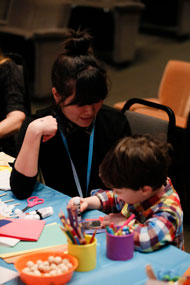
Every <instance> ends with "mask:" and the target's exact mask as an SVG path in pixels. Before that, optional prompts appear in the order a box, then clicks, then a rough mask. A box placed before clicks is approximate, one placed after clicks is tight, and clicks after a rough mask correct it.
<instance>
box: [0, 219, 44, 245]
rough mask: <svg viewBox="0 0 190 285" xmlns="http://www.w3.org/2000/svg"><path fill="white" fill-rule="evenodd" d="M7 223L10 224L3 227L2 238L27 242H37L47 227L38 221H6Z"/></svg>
mask: <svg viewBox="0 0 190 285" xmlns="http://www.w3.org/2000/svg"><path fill="white" fill-rule="evenodd" d="M1 221H2V220H1ZM5 221H9V223H8V224H6V225H4V226H2V227H1V232H0V236H5V237H13V238H18V239H20V240H27V241H29V240H30V241H37V240H38V238H39V237H40V235H41V232H42V230H43V228H44V225H45V222H44V221H36V220H29V221H26V220H24V219H6V220H5Z"/></svg>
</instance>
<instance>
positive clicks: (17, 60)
mask: <svg viewBox="0 0 190 285" xmlns="http://www.w3.org/2000/svg"><path fill="white" fill-rule="evenodd" d="M5 55H6V56H7V57H9V58H10V59H11V60H13V61H14V62H15V63H16V65H17V66H18V68H19V69H20V70H21V72H22V74H23V82H24V91H25V92H24V103H25V111H26V114H27V115H30V114H31V95H30V87H29V78H28V72H27V67H26V63H25V60H24V58H23V57H22V56H21V55H20V54H18V53H11V52H9V53H5Z"/></svg>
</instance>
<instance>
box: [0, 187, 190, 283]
mask: <svg viewBox="0 0 190 285" xmlns="http://www.w3.org/2000/svg"><path fill="white" fill-rule="evenodd" d="M33 194H34V195H38V196H39V197H40V198H44V199H45V204H43V205H44V207H46V206H47V207H48V206H52V207H53V209H54V214H53V215H52V216H51V217H48V218H46V221H47V223H52V222H57V223H60V224H61V222H60V220H59V217H58V213H59V211H60V209H62V210H63V211H64V212H65V208H66V205H67V203H68V201H69V199H70V197H68V196H66V195H64V194H62V193H60V192H57V191H55V190H53V189H51V188H49V187H47V186H45V185H43V184H40V183H37V185H36V188H35V191H34V192H33ZM5 197H6V198H8V199H9V198H14V199H15V197H14V195H13V194H12V192H11V191H8V194H7V195H6V196H5ZM15 201H16V202H20V205H19V206H18V207H19V208H20V209H23V208H24V207H25V206H26V201H25V200H19V201H18V200H17V199H15ZM15 201H14V202H15ZM38 207H39V206H35V207H33V209H34V210H35V209H37V208H38ZM103 215H104V214H103V213H102V212H100V211H96V210H90V211H88V212H86V213H84V215H83V217H84V218H87V217H88V218H96V217H99V216H103ZM96 238H97V241H98V242H97V265H96V268H95V269H94V270H92V271H89V272H75V273H74V275H73V278H72V279H71V281H70V282H69V284H74V285H83V284H88V285H89V284H91V285H95V284H98V285H103V284H106V285H107V284H109V285H112V284H113V285H115V284H116V282H119V284H129V285H141V284H142V285H144V284H145V283H146V280H147V276H146V273H145V265H146V264H151V265H152V267H153V269H154V271H155V272H156V271H157V270H160V269H174V270H176V272H177V274H179V275H182V274H183V273H184V272H185V271H186V269H187V268H188V267H189V266H190V255H189V254H188V253H186V252H183V251H181V250H179V249H178V248H176V247H174V246H172V245H169V246H166V247H164V248H162V249H160V250H158V251H155V252H153V253H140V252H137V251H135V252H134V257H133V258H132V259H131V260H128V261H112V260H109V259H108V258H107V257H106V244H105V233H100V234H97V235H96ZM0 266H4V267H6V268H9V269H12V270H15V269H14V265H13V264H7V263H5V262H4V260H3V259H0ZM6 284H7V285H15V284H17V285H18V284H23V283H22V281H21V280H20V279H19V278H18V277H17V278H15V279H14V280H11V281H10V282H7V283H6Z"/></svg>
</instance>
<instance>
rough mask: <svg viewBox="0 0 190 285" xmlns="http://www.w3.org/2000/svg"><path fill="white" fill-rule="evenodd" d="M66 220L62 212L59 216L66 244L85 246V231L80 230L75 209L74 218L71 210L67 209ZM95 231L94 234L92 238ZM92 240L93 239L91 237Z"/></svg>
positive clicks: (80, 226)
mask: <svg viewBox="0 0 190 285" xmlns="http://www.w3.org/2000/svg"><path fill="white" fill-rule="evenodd" d="M67 212H68V218H67V219H66V217H65V215H64V213H63V212H61V213H60V214H59V217H60V219H61V222H62V224H63V227H61V229H62V231H63V232H64V233H65V235H66V237H67V239H68V242H69V243H71V244H77V245H84V244H86V239H85V231H84V229H83V228H82V224H81V223H79V221H78V215H77V209H75V212H74V216H73V214H72V211H71V208H70V207H67ZM95 234H96V231H95V233H94V236H95ZM93 239H94V237H93Z"/></svg>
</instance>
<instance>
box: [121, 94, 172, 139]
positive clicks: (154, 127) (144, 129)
mask: <svg viewBox="0 0 190 285" xmlns="http://www.w3.org/2000/svg"><path fill="white" fill-rule="evenodd" d="M137 103H138V104H141V105H143V106H148V107H151V108H153V109H157V110H162V111H163V112H164V113H165V114H166V115H167V116H168V120H163V119H160V118H156V117H152V116H149V115H146V114H142V113H139V112H138V113H137V112H135V111H131V110H130V107H131V106H132V105H133V104H137ZM122 113H124V114H125V116H126V117H127V119H128V122H129V125H130V128H131V134H132V135H145V134H150V135H153V136H156V137H159V138H160V139H163V140H164V141H168V142H171V143H172V140H173V135H174V130H175V114H174V112H173V110H172V109H171V108H169V107H167V106H163V105H161V104H158V103H154V102H149V101H146V100H144V99H139V98H132V99H129V100H128V101H127V102H126V103H125V105H124V107H123V109H122Z"/></svg>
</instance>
